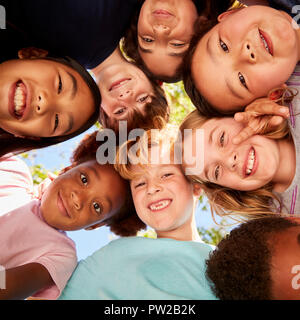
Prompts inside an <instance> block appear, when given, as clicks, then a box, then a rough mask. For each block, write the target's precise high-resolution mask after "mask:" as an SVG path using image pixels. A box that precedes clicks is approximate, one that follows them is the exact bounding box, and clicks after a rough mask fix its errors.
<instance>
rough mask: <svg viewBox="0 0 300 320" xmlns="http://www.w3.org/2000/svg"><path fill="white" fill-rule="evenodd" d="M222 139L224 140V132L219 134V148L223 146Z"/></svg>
mask: <svg viewBox="0 0 300 320" xmlns="http://www.w3.org/2000/svg"><path fill="white" fill-rule="evenodd" d="M224 138H225V132H223V133H222V134H221V137H220V145H221V147H223V146H224Z"/></svg>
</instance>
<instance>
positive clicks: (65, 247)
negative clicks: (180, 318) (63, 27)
mask: <svg viewBox="0 0 300 320" xmlns="http://www.w3.org/2000/svg"><path fill="white" fill-rule="evenodd" d="M17 2H18V1H15V2H10V3H8V4H7V10H8V11H7V17H8V21H11V24H9V27H11V30H7V32H8V35H11V34H12V35H14V36H16V35H17V36H16V39H18V38H21V39H22V41H21V43H22V45H23V44H26V46H27V48H24V49H22V48H18V56H19V59H13V60H7V61H3V62H2V63H1V64H0V79H2V80H0V81H1V82H2V84H1V89H0V90H1V94H0V99H1V106H0V128H1V129H0V130H1V132H0V146H1V151H0V156H1V158H0V170H1V192H0V195H1V197H0V201H1V203H2V204H1V212H0V228H1V230H2V231H1V235H2V239H3V241H1V244H0V249H1V250H0V252H2V253H1V257H0V265H2V266H4V267H5V269H6V270H5V274H6V289H5V290H0V298H1V299H25V298H27V297H29V296H33V297H36V298H44V299H57V298H58V297H59V296H61V299H81V298H85V299H129V298H130V299H141V298H144V299H147V298H148V299H160V298H161V299H180V298H183V299H214V298H215V297H217V298H219V299H294V298H296V297H297V294H295V289H294V288H293V287H292V288H290V287H288V285H289V284H290V283H291V279H292V278H293V277H294V273H295V272H294V273H292V272H291V269H292V268H293V266H294V265H297V256H296V253H295V251H296V244H295V239H296V240H297V237H298V228H299V226H298V222H297V221H298V220H297V219H295V220H293V221H291V220H290V217H292V218H294V217H295V216H297V213H298V212H299V210H298V209H300V204H299V201H297V200H298V174H299V173H298V170H297V160H298V144H299V143H298V134H297V123H298V117H297V114H298V109H299V106H300V104H299V99H300V98H299V90H300V86H299V84H300V82H299V80H298V78H299V74H300V69H299V66H298V65H297V63H298V61H299V60H300V31H299V30H300V29H299V28H296V27H295V21H293V19H292V17H291V16H289V15H288V14H287V13H286V12H284V11H279V10H275V9H274V8H271V7H269V6H267V5H265V6H251V5H250V6H248V7H246V6H244V5H242V4H240V3H236V2H235V1H228V2H226V3H225V2H224V1H217V0H215V1H214V0H211V1H196V0H195V1H192V0H184V1H182V0H180V1H177V0H172V1H171V0H170V1H163V2H160V1H156V0H145V1H132V3H130V5H131V4H132V8H130V5H129V4H128V7H127V10H128V12H130V14H129V13H128V16H132V21H131V26H130V28H129V29H128V31H127V32H125V31H124V30H125V26H127V24H128V22H129V21H126V22H125V21H123V20H122V19H121V20H120V21H119V23H120V26H119V29H118V28H117V27H116V26H115V29H114V30H116V31H114V30H113V27H112V26H109V23H112V22H115V21H110V20H109V19H106V20H105V21H104V22H103V24H105V23H106V27H107V30H109V31H110V32H111V33H112V34H113V35H114V37H115V38H116V37H117V36H116V34H115V33H114V32H116V33H117V32H120V34H119V35H118V37H119V39H120V38H121V37H122V36H125V37H124V40H123V48H122V50H121V48H120V47H119V46H118V45H117V44H113V43H108V44H109V46H107V47H105V45H104V47H98V45H97V44H96V43H95V39H94V41H92V42H89V43H90V48H89V49H90V50H91V51H89V54H90V56H89V57H86V59H85V57H84V54H83V53H82V52H81V51H80V50H77V49H76V50H74V52H72V48H77V47H76V46H75V47H73V45H74V43H75V42H76V41H78V39H80V37H83V38H84V36H83V34H81V33H80V32H79V31H80V30H78V32H79V34H78V39H75V38H72V37H71V38H70V39H69V43H67V44H66V48H69V50H70V51H69V52H68V51H66V54H67V55H70V56H71V57H72V58H69V57H63V58H61V57H58V56H57V51H56V50H55V39H52V37H51V31H50V34H49V42H48V43H47V39H42V40H41V39H40V38H38V37H37V35H38V33H39V32H42V33H43V32H45V30H47V28H50V30H51V28H52V27H51V24H50V25H47V26H43V23H42V22H41V20H40V18H37V17H35V13H34V12H31V11H30V13H29V11H28V13H27V14H28V17H30V19H31V23H37V24H41V28H37V29H36V30H30V28H29V27H28V26H29V25H28V21H26V17H27V15H26V14H24V15H22V19H23V20H22V19H21V18H20V15H19V14H16V12H18V11H14V10H12V11H10V8H12V7H13V5H15V4H17ZM245 2H247V1H245ZM249 2H251V1H249ZM256 2H259V1H256ZM262 2H264V3H262V4H265V1H262ZM221 3H222V4H221ZM122 4H123V5H124V2H122ZM249 4H251V3H249ZM258 4H259V3H258ZM19 5H20V4H19ZM31 5H32V6H35V5H36V2H35V1H30V2H29V7H30V6H31ZM270 5H272V3H270ZM282 5H284V1H282ZM46 6H49V8H52V10H53V13H52V14H53V15H56V14H58V12H57V9H56V10H54V8H53V6H52V7H51V4H50V2H49V3H47V4H46ZM68 6H70V3H69V1H63V4H62V8H64V9H65V10H66V9H67V8H68ZM73 6H75V7H74V9H75V13H76V14H77V15H78V14H80V12H81V10H78V9H79V7H80V4H79V3H78V4H77V6H78V7H77V6H76V5H75V4H74V2H72V8H73ZM98 6H99V7H100V8H99V7H98ZM114 6H115V7H114ZM120 6H121V2H120V1H117V0H116V1H114V3H112V2H111V1H110V2H109V4H108V1H107V2H106V1H99V0H98V1H97V4H96V3H95V8H98V10H99V11H97V10H95V12H97V13H101V14H103V12H104V11H105V8H106V9H107V8H108V7H109V8H110V11H106V12H110V13H111V14H112V17H113V16H115V17H116V16H117V13H118V14H119V15H122V14H121V13H120V12H117V9H118V8H119V7H120ZM229 8H230V9H229ZM70 9H71V7H70ZM226 9H229V10H228V11H226ZM288 9H289V10H291V8H286V10H287V12H289V11H288ZM24 10H25V9H24ZM26 10H27V9H26ZM37 11H38V10H37ZM51 12H52V11H51V10H50V11H49V13H51ZM65 12H67V11H65ZM65 12H64V13H65ZM14 15H16V16H14ZM31 15H32V16H31ZM82 15H84V13H82ZM67 17H68V19H70V21H72V19H74V16H72V15H71V16H67ZM18 18H20V20H18ZM81 18H82V19H83V18H84V17H83V16H82V17H81ZM98 18H99V17H98V16H97V17H96V15H95V18H94V19H95V21H94V25H95V26H96V20H97V23H99V21H98ZM10 19H11V20H10ZM125 20H126V19H125ZM128 20H129V19H128ZM58 21H59V19H58ZM76 21H80V20H76ZM82 23H84V22H82ZM90 23H91V24H93V22H92V21H90ZM58 24H59V23H58ZM97 28H99V26H98V27H97ZM33 29H34V28H33ZM19 30H22V32H21V33H20V32H19ZM54 30H55V29H54ZM97 30H98V29H97ZM97 30H93V31H95V35H96V34H97V32H98V31H99V30H98V31H97ZM113 31H114V32H113ZM24 34H26V37H25V36H24ZM0 35H1V33H0ZM5 36H7V35H5ZM28 39H30V40H28ZM90 40H92V39H90ZM74 41H75V42H74ZM97 41H99V40H98V39H97ZM58 42H59V39H58ZM32 46H34V47H32ZM36 47H43V48H42V49H40V48H36ZM122 51H123V52H122ZM9 53H10V51H9V50H7V53H6V52H5V54H7V55H4V57H5V59H8V54H9ZM58 53H59V54H60V52H58ZM72 53H73V54H72ZM100 53H101V54H100ZM64 54H65V53H64ZM125 55H126V57H125ZM97 57H99V58H97ZM100 57H101V58H100ZM74 58H75V59H76V60H74ZM78 61H79V62H78ZM87 69H88V70H87ZM181 79H183V80H184V85H185V89H186V92H187V93H188V95H189V97H190V98H191V100H192V102H193V103H194V105H195V107H196V110H195V111H193V112H192V113H190V114H189V115H188V116H187V117H186V118H185V119H184V121H183V122H182V123H181V125H180V127H179V129H178V130H176V131H174V133H173V134H171V135H170V130H168V125H163V126H162V125H161V124H162V123H165V122H167V121H168V118H169V112H170V110H169V106H168V103H167V99H166V97H165V95H164V92H163V90H162V88H161V86H160V84H159V82H158V80H160V81H167V82H174V81H177V80H181ZM170 107H172V106H170ZM245 107H246V108H245ZM237 111H240V112H238V113H236V114H234V113H235V112H237ZM97 120H99V122H100V124H101V125H102V126H103V129H102V130H105V128H108V129H112V130H113V131H114V132H115V133H117V132H118V128H119V121H121V120H127V130H128V132H129V131H130V130H131V129H135V128H141V129H144V130H145V135H144V136H143V137H141V138H140V139H139V143H138V146H139V149H138V150H136V151H137V152H136V153H135V157H136V156H137V158H138V159H141V158H143V155H146V156H145V157H144V159H143V160H144V161H142V162H135V160H136V158H135V157H132V154H131V153H130V152H129V151H130V150H132V148H133V145H134V144H135V143H136V142H137V141H136V140H129V141H127V142H126V143H125V144H123V145H120V146H119V148H118V152H117V155H116V158H115V164H114V165H112V164H99V163H98V162H97V161H96V153H97V150H98V148H99V147H100V146H101V143H103V142H99V141H97V139H96V135H97V132H94V133H93V134H90V135H87V136H86V137H85V138H84V139H83V140H82V141H81V142H80V144H79V146H78V147H77V148H76V149H75V150H74V153H73V157H72V159H71V165H70V166H69V167H67V168H65V169H63V170H62V172H61V173H60V175H59V176H58V177H57V178H55V179H53V181H52V182H51V183H50V184H49V186H47V187H46V188H44V190H43V192H42V193H41V194H40V196H39V197H36V196H35V195H34V190H33V184H32V179H31V177H30V173H29V172H28V169H27V168H26V166H24V164H23V163H22V161H21V160H20V159H19V158H17V157H15V156H14V154H18V153H20V152H23V151H28V150H32V149H35V148H41V147H46V146H49V145H52V144H55V143H58V142H63V141H65V140H67V139H69V138H71V137H74V136H76V135H78V134H79V133H81V132H84V131H85V130H86V129H88V128H89V127H91V126H92V125H93V124H94V123H95V122H96V121H97ZM151 129H156V130H151ZM157 129H160V130H158V131H157ZM186 129H190V130H191V131H192V134H190V135H185V134H184V133H185V130H186ZM198 129H202V131H203V132H204V139H203V141H202V142H203V143H201V145H197V142H198V140H197V139H196V131H197V130H198ZM154 133H155V134H154ZM170 136H171V139H170ZM179 136H180V137H184V141H183V143H184V145H190V146H191V149H192V154H195V153H196V154H198V153H197V152H196V150H199V148H200V150H202V152H203V159H204V165H203V170H201V171H199V172H196V171H195V170H194V171H193V175H187V174H186V172H187V169H191V168H193V161H194V158H192V159H188V158H187V157H186V156H183V157H182V159H184V161H183V163H178V162H177V161H176V155H178V150H177V144H176V141H177V139H178V137H179ZM237 138H238V140H237ZM234 139H235V140H234ZM185 151H186V150H184V148H183V149H182V148H181V149H180V150H179V152H183V153H184V152H185ZM149 153H150V154H151V155H153V154H154V153H156V155H157V157H156V160H157V161H156V162H155V163H152V162H151V160H152V159H150V158H149ZM124 154H125V158H124V157H123V158H122V157H121V156H122V155H124ZM166 156H168V157H169V158H168V160H170V161H169V162H168V161H166ZM194 169H195V168H194ZM2 177H3V178H2ZM203 191H204V194H205V195H206V196H207V197H208V200H209V203H210V206H211V210H212V213H215V214H218V215H221V216H223V215H229V216H232V217H236V216H239V217H242V219H243V220H247V219H249V220H250V221H249V222H243V223H242V224H241V225H240V226H239V227H238V228H236V229H235V230H233V231H232V232H231V234H230V235H229V236H228V237H226V238H225V239H223V240H222V241H221V242H220V244H219V245H218V246H217V248H216V249H215V250H214V251H213V252H212V248H211V247H210V246H209V245H207V244H204V243H203V242H202V241H201V239H200V237H199V233H198V231H197V228H196V223H195V216H194V213H195V206H196V203H197V199H198V198H199V196H200V194H201V192H203ZM14 199H18V200H17V201H16V200H14ZM104 225H106V226H109V227H110V229H111V231H113V232H114V233H115V234H117V235H119V236H121V238H120V239H118V240H115V241H113V243H112V244H109V245H107V246H106V247H104V248H103V249H101V250H99V251H98V252H96V253H95V254H94V255H92V256H91V257H89V258H88V259H86V260H85V261H81V262H80V263H79V264H78V265H77V257H76V249H75V245H74V243H73V241H72V240H70V239H69V238H68V237H67V236H66V233H65V232H64V231H72V230H78V229H82V228H84V229H86V230H92V229H95V228H98V227H101V226H104ZM146 226H149V227H151V228H153V229H154V230H155V232H156V234H157V239H155V240H153V239H143V238H142V239H141V238H136V237H130V238H128V239H123V238H122V237H128V236H134V235H136V233H137V231H139V230H142V229H145V228H146ZM282 243H284V244H285V245H286V246H287V245H289V244H290V246H291V248H290V249H289V250H288V251H285V250H284V247H285V246H283V244H282ZM254 247H255V249H253V248H254ZM143 250H144V251H143ZM168 250H169V251H168ZM176 250H178V251H176ZM141 251H142V252H141ZM168 252H169V254H170V258H168ZM175 253H176V256H177V258H176V259H175V258H174V265H171V264H170V263H168V262H167V261H169V260H170V259H173V258H172V255H173V256H174V255H175ZM156 254H157V255H160V256H161V259H157V258H156ZM283 257H284V259H283ZM254 260H255V263H254ZM154 261H155V262H154ZM282 261H285V263H283V262H282ZM176 264H178V266H180V267H181V268H182V269H183V270H181V271H180V272H181V275H182V279H181V280H178V281H176V282H175V283H174V282H173V281H172V277H173V276H174V275H175V274H176V272H179V271H178V269H179V267H177V268H175V265H176ZM225 265H226V268H225V267H224V266H225ZM123 268H125V269H128V272H123V270H122V269H123ZM74 270H75V271H74ZM199 270H200V274H201V276H200V277H199ZM163 271H164V272H163ZM221 271H222V272H221ZM135 273H136V274H135ZM100 274H101V275H100ZM117 274H119V275H117ZM71 275H72V276H71ZM206 275H207V278H206ZM70 277H71V278H70ZM196 278H197V279H196ZM249 278H251V279H252V280H251V281H252V282H251V281H250V285H249ZM134 279H135V280H134ZM68 280H69V282H68ZM67 282H68V284H67ZM141 283H142V284H141ZM129 284H130V286H131V289H130V290H129V287H128V285H129ZM83 285H84V286H85V287H86V288H85V292H82V287H83ZM65 286H66V288H65ZM138 287H141V288H140V289H142V290H143V291H142V292H144V295H143V296H141V293H140V291H139V290H138ZM64 288H65V290H64ZM144 289H145V290H144ZM146 289H147V290H146ZM145 292H147V293H145Z"/></svg>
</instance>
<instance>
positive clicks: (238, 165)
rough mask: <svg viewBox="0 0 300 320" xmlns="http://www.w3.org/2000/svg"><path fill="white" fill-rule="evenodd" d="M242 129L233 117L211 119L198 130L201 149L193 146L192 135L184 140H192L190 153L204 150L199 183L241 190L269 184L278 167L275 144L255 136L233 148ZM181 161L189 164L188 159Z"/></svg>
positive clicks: (275, 142)
mask: <svg viewBox="0 0 300 320" xmlns="http://www.w3.org/2000/svg"><path fill="white" fill-rule="evenodd" d="M242 128H243V126H242V125H241V124H240V123H238V122H236V121H235V120H234V119H233V118H214V119H210V120H208V121H207V122H205V123H204V125H203V126H202V127H201V129H203V130H204V146H197V145H196V143H195V141H196V139H195V134H194V133H193V135H190V136H188V137H187V138H186V139H192V148H193V154H196V153H195V150H196V148H204V169H203V171H202V172H201V173H200V174H198V175H197V176H198V177H199V178H200V179H201V180H202V181H206V182H213V183H215V184H218V185H221V186H225V187H229V188H232V189H235V190H241V191H250V190H255V189H257V188H260V187H262V186H264V185H266V184H267V183H269V182H271V181H273V179H274V178H275V176H276V174H277V172H278V170H279V168H280V165H279V163H280V150H279V147H278V143H277V141H276V140H272V139H268V138H266V137H264V136H261V135H255V136H252V137H251V138H249V139H247V140H245V141H243V142H242V143H241V144H239V145H235V144H233V143H232V139H233V138H234V137H235V136H236V135H237V134H238V133H239V132H240V131H241V129H242ZM187 143H190V141H187ZM185 161H186V163H191V162H192V158H191V159H188V157H187V158H185ZM184 167H186V165H184ZM189 167H191V166H189Z"/></svg>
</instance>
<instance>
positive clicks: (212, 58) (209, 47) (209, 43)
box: [206, 36, 217, 63]
mask: <svg viewBox="0 0 300 320" xmlns="http://www.w3.org/2000/svg"><path fill="white" fill-rule="evenodd" d="M210 39H211V36H210V37H209V38H208V40H207V42H206V50H207V52H208V54H209V56H210V58H211V60H213V63H216V62H217V59H216V57H215V55H214V52H213V50H212V48H211V42H210Z"/></svg>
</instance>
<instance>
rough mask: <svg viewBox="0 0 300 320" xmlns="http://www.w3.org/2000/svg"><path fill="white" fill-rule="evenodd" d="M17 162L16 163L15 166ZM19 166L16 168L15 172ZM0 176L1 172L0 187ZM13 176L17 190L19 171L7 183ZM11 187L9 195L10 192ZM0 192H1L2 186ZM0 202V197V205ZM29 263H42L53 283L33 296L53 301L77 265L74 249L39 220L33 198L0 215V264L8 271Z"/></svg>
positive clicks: (37, 208)
mask: <svg viewBox="0 0 300 320" xmlns="http://www.w3.org/2000/svg"><path fill="white" fill-rule="evenodd" d="M20 161H21V160H20V159H19V160H16V164H17V163H19V162H20ZM22 167H23V166H22V165H20V166H18V168H19V169H20V168H22ZM25 167H26V165H25ZM23 168H24V167H23ZM1 175H2V172H0V184H1V181H2V179H1ZM13 176H15V177H16V181H15V186H16V189H17V190H19V191H20V190H21V189H20V184H19V183H18V181H20V179H19V177H20V172H16V170H13V171H12V172H11V181H14V179H13ZM21 180H22V179H21ZM29 180H30V179H29ZM28 182H29V181H28ZM25 185H26V183H24V186H25ZM11 186H12V184H10V185H9V189H10V193H11V192H12V191H13V190H12V189H13V188H12V187H11ZM1 190H2V192H3V191H4V188H3V187H2V186H1ZM26 190H27V191H28V189H26V188H25V189H24V191H25V193H27V191H26ZM2 194H4V192H3V193H2ZM16 197H17V196H16ZM16 197H15V198H14V199H16ZM1 201H2V199H1V198H0V205H1ZM33 262H36V263H40V264H42V265H43V266H44V267H45V268H46V269H47V270H48V272H49V273H50V275H51V277H52V279H53V281H54V283H55V284H54V285H53V286H51V287H49V288H46V289H43V290H41V291H39V292H37V293H36V294H35V295H34V297H36V298H42V299H57V298H58V297H59V295H60V294H61V292H62V290H63V288H64V287H65V285H66V283H67V281H68V279H69V278H70V276H71V274H72V272H73V271H74V269H75V267H76V265H77V255H76V248H75V244H74V242H73V241H72V240H71V239H70V238H68V237H67V236H66V233H65V232H64V231H60V230H56V229H54V228H52V227H50V226H49V225H48V224H47V223H45V222H44V221H43V217H42V215H41V211H40V200H37V199H32V200H30V199H29V202H28V201H27V204H25V205H23V206H18V207H17V208H16V209H14V210H12V211H10V212H1V213H0V265H2V266H4V267H5V268H6V269H10V268H14V267H17V266H21V265H24V264H27V263H33Z"/></svg>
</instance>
